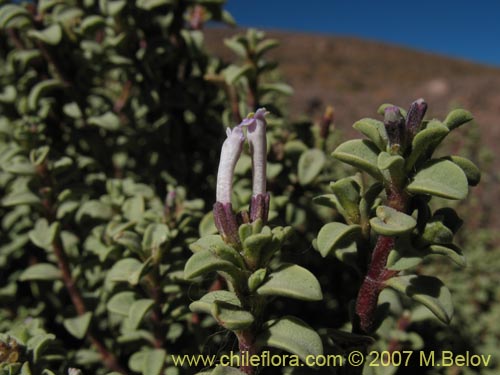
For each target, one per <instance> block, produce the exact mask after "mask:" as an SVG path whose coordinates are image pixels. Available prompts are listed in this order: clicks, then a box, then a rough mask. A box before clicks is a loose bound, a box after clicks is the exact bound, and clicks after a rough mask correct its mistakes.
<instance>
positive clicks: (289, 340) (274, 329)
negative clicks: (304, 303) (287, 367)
mask: <svg viewBox="0 0 500 375" xmlns="http://www.w3.org/2000/svg"><path fill="white" fill-rule="evenodd" d="M263 328H264V329H263V332H262V333H261V334H260V335H259V336H258V337H257V342H258V343H259V344H261V345H262V346H270V347H273V348H278V349H282V350H286V351H287V352H289V353H292V354H296V355H297V356H298V357H299V358H300V359H301V360H302V361H305V359H306V357H307V356H309V355H313V356H318V355H322V354H323V344H322V342H321V338H320V337H319V335H318V334H317V333H316V331H314V330H313V329H312V328H311V327H309V326H308V325H307V324H306V323H304V322H303V321H302V320H300V319H298V318H296V317H293V316H284V317H282V318H280V319H276V320H270V321H268V322H266V323H265V324H264V327H263Z"/></svg>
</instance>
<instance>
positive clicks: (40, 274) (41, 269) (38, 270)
mask: <svg viewBox="0 0 500 375" xmlns="http://www.w3.org/2000/svg"><path fill="white" fill-rule="evenodd" d="M61 277H62V274H61V271H60V270H59V268H57V267H56V266H54V265H53V264H50V263H37V264H35V265H33V266H31V267H29V268H27V269H26V270H24V271H23V273H22V274H21V276H19V281H33V280H40V281H52V280H59V279H61Z"/></svg>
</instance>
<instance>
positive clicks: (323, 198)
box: [313, 194, 341, 210]
mask: <svg viewBox="0 0 500 375" xmlns="http://www.w3.org/2000/svg"><path fill="white" fill-rule="evenodd" d="M313 203H314V204H317V205H320V206H325V207H330V208H334V209H336V210H338V209H339V207H341V206H340V203H339V201H338V199H337V197H336V196H335V194H323V195H318V196H317V197H314V198H313Z"/></svg>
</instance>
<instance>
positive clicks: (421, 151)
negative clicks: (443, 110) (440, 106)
mask: <svg viewBox="0 0 500 375" xmlns="http://www.w3.org/2000/svg"><path fill="white" fill-rule="evenodd" d="M449 132H450V131H449V129H448V128H447V127H446V126H444V125H443V124H442V123H441V122H439V121H437V120H432V121H431V122H429V123H428V124H427V126H426V128H425V129H423V130H421V131H419V132H418V133H417V134H416V135H415V138H413V141H412V150H411V153H410V155H409V156H408V158H407V160H406V171H411V170H413V168H414V166H415V165H417V163H418V162H419V161H421V160H423V159H425V158H430V157H431V156H432V153H433V152H434V150H435V149H436V147H437V146H438V145H439V144H440V143H441V142H442V140H443V139H444V138H445V137H446V135H447V134H448V133H449Z"/></svg>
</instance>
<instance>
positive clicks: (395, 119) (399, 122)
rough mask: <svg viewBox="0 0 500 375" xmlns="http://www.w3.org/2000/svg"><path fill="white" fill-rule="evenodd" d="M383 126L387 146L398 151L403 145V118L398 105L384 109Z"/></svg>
mask: <svg viewBox="0 0 500 375" xmlns="http://www.w3.org/2000/svg"><path fill="white" fill-rule="evenodd" d="M384 126H385V130H386V132H387V137H388V138H389V147H390V148H391V150H393V151H396V152H398V151H399V149H400V147H403V146H404V145H405V138H406V137H405V119H404V117H403V115H402V114H401V112H400V111H399V108H398V107H395V106H391V107H387V108H386V109H385V113H384Z"/></svg>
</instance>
